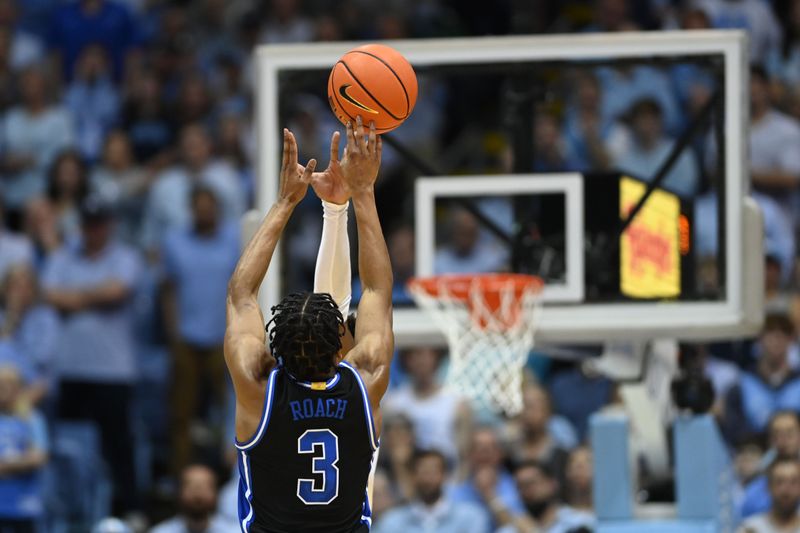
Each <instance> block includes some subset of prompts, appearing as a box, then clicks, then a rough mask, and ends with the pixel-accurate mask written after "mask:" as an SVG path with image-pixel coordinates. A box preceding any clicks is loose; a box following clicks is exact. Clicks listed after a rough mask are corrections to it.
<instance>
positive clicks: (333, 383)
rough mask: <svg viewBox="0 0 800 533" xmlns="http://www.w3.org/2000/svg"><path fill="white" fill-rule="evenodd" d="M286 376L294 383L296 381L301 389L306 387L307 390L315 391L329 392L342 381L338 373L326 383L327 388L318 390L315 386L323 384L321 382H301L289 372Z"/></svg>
mask: <svg viewBox="0 0 800 533" xmlns="http://www.w3.org/2000/svg"><path fill="white" fill-rule="evenodd" d="M286 375H287V376H289V377H290V378H292V381H294V382H295V383H297V384H298V385H300V386H301V387H305V388H307V389H314V390H329V389H332V388H333V387H335V386H336V384H337V383H339V379H341V378H340V376H339V373H338V372H337V373H336V375H335V376H333V377H332V378H331V379H329V380H328V381H326V382H325V388H324V389H318V388H315V387H314V385H315V384H316V383H322V382H321V381H313V382H312V381H300V380H299V379H297V378H295V377H294V376H293V375H291V374H290V373H289V372H286Z"/></svg>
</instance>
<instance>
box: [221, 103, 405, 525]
mask: <svg viewBox="0 0 800 533" xmlns="http://www.w3.org/2000/svg"><path fill="white" fill-rule="evenodd" d="M337 139H338V137H337V136H336V134H335V135H334V141H333V142H332V147H331V164H330V165H329V167H328V169H326V171H325V172H323V173H321V174H324V175H327V176H328V177H333V178H336V179H338V180H340V182H338V184H337V182H336V181H334V184H337V186H338V187H339V188H340V189H343V190H345V191H346V192H347V195H349V196H351V198H352V202H353V205H354V208H355V213H356V223H357V226H358V237H359V242H360V246H359V270H360V275H361V279H362V283H363V286H364V292H363V296H362V298H361V301H360V303H359V309H358V311H359V319H358V323H357V325H356V330H355V345H354V347H353V348H352V349H351V350H350V351H349V352H348V353H347V356H346V358H343V357H342V355H341V351H342V335H343V333H344V330H345V326H344V320H343V317H342V314H341V312H340V310H339V309H338V307H337V304H336V303H335V302H334V300H333V298H331V296H330V295H329V294H319V293H297V294H290V295H288V296H286V297H285V298H284V299H283V300H282V301H281V302H280V303H279V304H278V305H276V306H275V307H273V308H272V312H273V316H272V318H271V320H270V321H269V322H268V323H267V326H266V331H265V327H264V319H263V317H262V315H261V311H260V309H259V307H258V303H257V300H256V297H257V294H258V290H259V287H260V286H261V282H262V280H263V278H264V275H265V274H266V271H267V268H268V266H269V262H270V259H271V257H272V253H273V252H274V250H275V246H276V245H277V242H278V239H279V237H280V235H281V233H282V231H283V229H284V227H285V226H286V223H287V221H288V219H289V217H290V216H291V213H292V211H293V209H294V207H295V206H296V205H297V203H298V202H299V201H300V200H301V199H302V198H303V197H304V196H305V193H306V190H307V188H308V185H309V183H311V182H312V181H314V180H316V178H315V176H317V177H318V176H319V175H315V174H314V172H313V171H314V169H315V166H316V161H314V160H313V159H312V160H311V161H309V163H308V165H307V166H306V167H305V168H304V167H302V166H301V165H299V164H298V163H297V145H296V143H295V140H294V136H293V135H292V134H291V133H290V132H289V131H288V130H285V131H284V148H283V166H282V169H281V176H280V191H279V199H278V201H277V202H276V204H275V205H273V206H272V208H271V209H270V211H269V213H268V214H267V216H266V218H265V220H264V222H263V223H262V225H261V227H260V228H259V229H258V231H257V232H256V234H255V236H254V237H253V239H252V240H251V241H250V243H249V244H248V245H247V247H246V248H245V250H244V252H243V253H242V257H241V258H240V260H239V263H238V265H237V267H236V270H235V271H234V273H233V276H232V277H231V280H230V283H229V287H228V301H227V312H228V325H227V331H226V335H225V359H226V362H227V365H228V368H229V370H230V373H231V376H232V378H233V383H234V388H235V391H236V437H237V438H236V446H237V448H238V451H239V473H240V477H241V481H240V498H239V515H240V519H241V527H242V529H243V531H245V532H253V533H266V532H269V533H280V532H289V531H291V532H309V533H315V532H329V533H349V532H354V533H361V532H366V531H368V530H369V527H370V524H371V511H370V505H369V501H368V498H367V497H366V486H367V478H368V476H369V472H370V468H371V463H372V460H373V457H374V453H375V451H376V450H377V446H378V437H379V429H380V422H381V413H380V400H381V398H382V397H383V394H384V393H385V391H386V388H387V386H388V382H389V366H390V363H391V356H392V352H393V344H394V340H393V335H392V315H391V312H392V309H391V293H392V274H391V267H390V264H389V255H388V252H387V249H386V243H385V242H384V239H383V234H382V232H381V228H380V224H379V222H378V215H377V210H376V208H375V197H374V190H373V187H374V183H375V179H376V177H377V173H378V168H379V166H380V159H381V141H380V138H378V137H377V135H376V134H375V130H374V127H371V128H370V132H369V134H368V135H366V134H365V133H364V128H363V126H362V124H361V120H360V119H359V120H358V121H357V125H356V126H355V127H353V126H352V125H348V127H347V146H346V148H345V153H344V158H343V159H342V161H341V164H340V163H339V162H338V157H337V156H338V147H337V146H336V145H337V144H338V143H337ZM267 341H269V347H267V346H266V345H267Z"/></svg>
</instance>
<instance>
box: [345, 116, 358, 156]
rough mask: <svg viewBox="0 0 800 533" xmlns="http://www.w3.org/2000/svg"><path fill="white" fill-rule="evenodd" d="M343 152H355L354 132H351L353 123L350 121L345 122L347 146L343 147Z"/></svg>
mask: <svg viewBox="0 0 800 533" xmlns="http://www.w3.org/2000/svg"><path fill="white" fill-rule="evenodd" d="M345 150H346V151H348V152H350V153H353V152H354V151H357V150H356V138H355V132H354V131H353V123H352V122H350V121H348V122H347V146H346V147H345Z"/></svg>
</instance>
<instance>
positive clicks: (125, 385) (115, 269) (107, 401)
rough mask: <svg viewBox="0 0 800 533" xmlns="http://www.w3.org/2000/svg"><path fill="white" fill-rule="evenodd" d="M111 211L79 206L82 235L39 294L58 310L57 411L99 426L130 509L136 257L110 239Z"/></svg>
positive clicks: (99, 205)
mask: <svg viewBox="0 0 800 533" xmlns="http://www.w3.org/2000/svg"><path fill="white" fill-rule="evenodd" d="M113 231H114V230H113V212H112V211H111V210H110V208H109V206H108V205H106V204H104V203H103V202H102V201H101V200H100V199H99V198H98V197H95V196H90V197H89V198H87V199H86V200H85V201H84V203H83V205H82V207H81V240H80V241H79V242H76V243H72V244H67V245H65V246H64V247H63V248H62V249H61V250H59V251H57V252H55V253H54V254H53V255H52V256H51V257H50V259H49V260H48V262H47V265H46V266H45V269H44V275H43V277H42V285H43V287H44V293H45V299H46V300H47V301H48V302H49V303H50V304H51V305H52V306H54V307H55V308H56V309H57V310H58V311H59V312H61V314H62V316H63V318H64V323H63V328H62V333H61V335H60V338H59V343H58V344H59V350H58V358H57V364H56V367H57V371H58V373H59V374H60V377H61V388H60V394H59V398H60V400H59V410H60V413H59V414H60V416H61V417H62V418H66V419H77V420H91V421H94V422H95V423H96V424H97V425H98V426H99V428H100V431H101V435H102V438H103V452H104V455H105V459H106V461H107V464H108V465H109V466H110V467H111V470H112V475H113V479H114V488H115V491H116V494H115V495H114V496H115V503H116V504H117V505H116V508H115V510H116V511H120V512H129V511H132V510H135V509H136V506H137V502H136V492H135V488H136V479H135V471H134V460H133V436H132V435H131V428H132V424H131V419H130V416H131V410H132V403H131V400H132V392H133V391H132V389H133V384H134V383H135V381H136V378H137V366H136V359H135V343H134V337H133V326H134V315H133V309H132V300H133V298H132V297H133V294H134V291H135V289H136V287H137V285H138V283H139V279H140V272H141V270H142V263H141V259H140V257H139V255H138V254H137V253H136V252H135V251H134V250H133V249H131V248H129V247H127V246H126V245H123V244H120V243H119V242H117V241H115V240H114V239H113V238H112V235H113Z"/></svg>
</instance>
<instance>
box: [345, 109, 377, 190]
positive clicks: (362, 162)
mask: <svg viewBox="0 0 800 533" xmlns="http://www.w3.org/2000/svg"><path fill="white" fill-rule="evenodd" d="M382 148H383V145H382V142H381V138H380V137H378V135H377V134H376V133H375V123H374V122H372V123H371V124H370V127H369V134H368V135H365V133H364V124H363V123H362V121H361V115H359V116H358V117H357V119H356V124H355V126H353V123H352V122H350V123H348V124H347V146H346V147H345V149H344V159H342V165H341V166H342V177H343V179H344V183H345V185H346V186H347V187H348V188H349V189H350V192H351V193H353V194H355V193H356V192H361V191H368V190H372V187H373V186H374V185H375V180H376V179H377V177H378V169H379V168H380V166H381V151H382Z"/></svg>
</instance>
